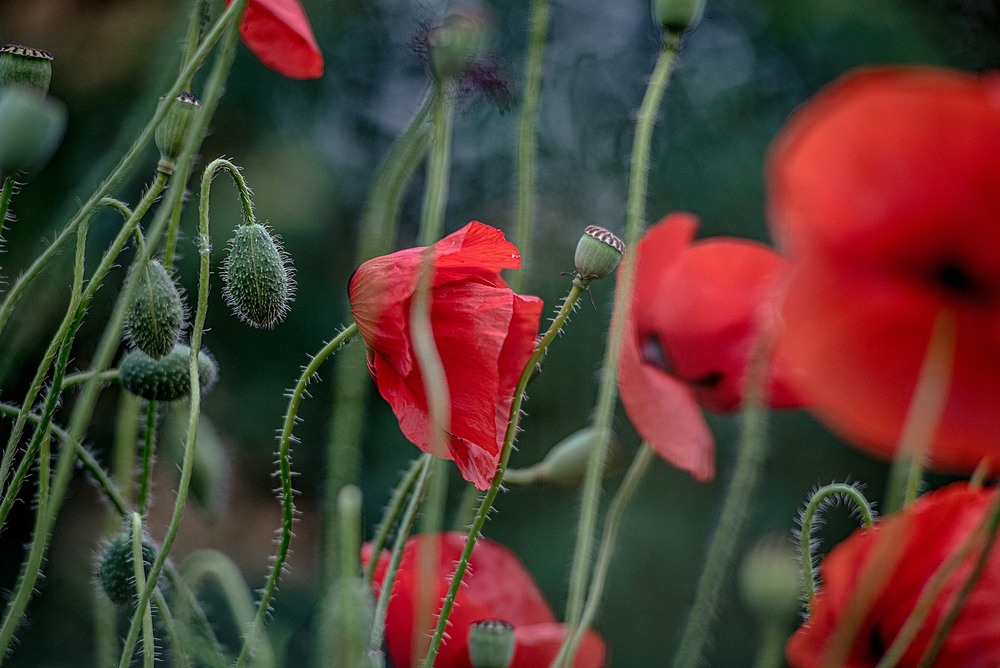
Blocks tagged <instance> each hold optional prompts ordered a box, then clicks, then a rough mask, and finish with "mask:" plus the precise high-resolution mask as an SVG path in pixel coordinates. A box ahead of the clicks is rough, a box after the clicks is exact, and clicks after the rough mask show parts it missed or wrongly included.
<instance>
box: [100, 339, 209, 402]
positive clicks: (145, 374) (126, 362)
mask: <svg viewBox="0 0 1000 668" xmlns="http://www.w3.org/2000/svg"><path fill="white" fill-rule="evenodd" d="M190 355H191V349H190V348H189V347H188V346H186V345H183V344H180V343H178V344H177V345H175V346H174V349H173V350H171V351H170V352H169V353H168V354H166V355H164V356H163V357H161V358H160V359H153V358H152V357H150V356H149V355H147V354H146V353H144V352H143V351H141V350H130V351H129V352H128V353H126V355H125V357H123V358H122V361H121V364H120V365H119V366H118V370H119V372H120V373H121V378H122V385H123V386H124V387H125V389H126V390H128V391H129V392H131V393H132V394H134V395H136V396H139V397H142V398H143V399H148V400H150V401H177V400H178V399H182V398H184V397H186V396H187V395H189V394H191V379H190V375H189V373H188V357H189V356H190ZM218 376H219V367H218V365H216V363H215V360H214V359H212V358H211V357H210V356H209V355H208V354H206V353H205V351H204V350H202V351H199V352H198V377H199V379H200V383H201V389H202V391H203V392H208V391H209V390H210V389H211V388H212V385H214V384H215V381H216V379H217V378H218Z"/></svg>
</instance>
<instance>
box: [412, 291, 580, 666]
mask: <svg viewBox="0 0 1000 668" xmlns="http://www.w3.org/2000/svg"><path fill="white" fill-rule="evenodd" d="M588 285H589V281H588V280H586V279H581V278H574V279H573V287H572V288H570V291H569V294H567V295H566V299H564V300H563V303H562V306H561V307H560V308H559V313H557V314H556V317H555V318H554V319H553V320H552V324H551V325H549V328H548V330H546V332H545V334H544V335H543V336H542V338H541V340H539V342H538V344H537V345H536V346H535V351H534V352H533V353H531V357H529V358H528V361H527V363H526V364H525V365H524V370H523V371H522V372H521V377H520V378H519V379H518V381H517V386H516V387H515V389H514V400H513V402H512V403H511V407H510V416H509V417H508V419H507V431H506V432H504V440H503V447H502V448H501V449H500V460H499V462H498V463H497V471H496V473H495V474H494V475H493V482H492V483H491V484H490V487H489V489H487V490H486V492H485V493H484V494H483V500H482V501H481V502H480V504H479V511H478V512H477V513H476V517H475V518H474V519H473V521H472V525H471V526H470V527H469V533H468V536H467V537H466V540H465V549H463V550H462V556H461V557H460V558H459V560H458V564H457V565H456V566H455V573H454V574H453V575H452V576H451V585H450V586H449V587H448V593H447V594H446V595H445V599H444V602H443V603H442V604H441V612H440V613H439V614H438V621H437V626H436V627H435V629H434V636H433V637H432V638H431V644H430V648H429V649H428V650H427V656H425V657H424V662H423V664H422V665H423V668H432V666H433V665H434V659H435V658H436V657H437V653H438V650H439V649H440V647H441V640H442V639H443V638H444V633H445V630H446V629H447V627H448V617H449V616H450V615H451V610H452V608H453V607H454V605H455V597H456V596H458V589H459V587H461V586H462V578H463V577H464V576H465V571H466V570H467V569H468V568H469V558H470V557H471V556H472V550H473V549H475V547H476V541H477V540H478V539H479V532H480V531H482V528H483V525H484V524H486V518H487V517H488V516H489V514H490V510H491V509H492V508H493V501H494V500H495V499H496V497H497V494H498V493H499V492H500V487H501V486H502V485H503V476H504V472H505V471H506V470H507V461H508V460H509V459H510V453H511V449H512V448H513V445H514V437H515V436H516V435H517V430H518V425H519V424H520V422H521V404H522V403H523V401H524V391H525V388H527V386H528V381H529V380H530V379H531V376H532V374H533V373H534V371H535V367H536V365H537V364H538V363H539V362H541V361H542V359H543V358H544V357H545V351H546V350H548V348H549V346H550V345H552V342H553V341H554V340H555V338H556V336H557V335H558V334H559V332H560V331H561V330H562V328H563V325H565V324H566V321H567V320H568V319H569V316H570V315H571V314H572V313H573V310H574V309H575V308H576V303H577V301H578V300H579V299H580V296H581V295H582V294H583V293H584V292H585V291H586V290H587V286H588Z"/></svg>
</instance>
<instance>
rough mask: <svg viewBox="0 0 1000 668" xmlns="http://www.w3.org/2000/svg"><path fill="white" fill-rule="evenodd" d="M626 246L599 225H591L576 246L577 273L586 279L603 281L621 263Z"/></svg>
mask: <svg viewBox="0 0 1000 668" xmlns="http://www.w3.org/2000/svg"><path fill="white" fill-rule="evenodd" d="M624 254H625V244H624V243H623V242H622V240H621V239H619V238H618V237H617V236H615V235H614V234H612V233H611V232H609V231H608V230H606V229H604V228H603V227H598V226H597V225H590V226H589V227H587V229H585V230H584V231H583V236H582V237H580V241H579V242H577V244H576V255H575V256H574V258H573V260H574V262H575V263H576V272H577V273H578V274H579V275H580V277H581V278H584V279H592V280H596V279H601V278H604V277H605V276H607V275H608V274H610V273H611V272H613V271H614V270H615V267H617V266H618V263H619V262H621V259H622V255H624Z"/></svg>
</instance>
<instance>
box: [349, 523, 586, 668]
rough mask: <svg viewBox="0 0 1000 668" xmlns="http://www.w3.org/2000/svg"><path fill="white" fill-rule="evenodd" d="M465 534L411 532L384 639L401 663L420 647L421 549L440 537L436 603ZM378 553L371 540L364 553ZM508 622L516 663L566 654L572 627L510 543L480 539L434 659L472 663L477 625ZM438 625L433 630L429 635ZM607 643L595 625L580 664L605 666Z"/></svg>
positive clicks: (380, 574) (530, 667) (384, 564)
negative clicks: (416, 631)
mask: <svg viewBox="0 0 1000 668" xmlns="http://www.w3.org/2000/svg"><path fill="white" fill-rule="evenodd" d="M465 539H466V537H465V534H462V533H456V532H448V533H442V534H436V535H434V536H433V537H431V536H428V535H422V536H414V537H411V538H410V539H409V540H408V541H407V542H406V545H405V547H404V549H403V557H402V561H401V562H400V566H399V571H398V572H397V575H396V580H395V583H394V585H393V589H392V596H391V597H390V599H389V609H388V614H387V616H386V629H385V639H386V644H387V646H388V656H389V659H390V660H391V661H392V663H393V664H394V665H396V666H407V665H410V658H411V653H412V651H413V645H412V643H413V624H414V621H413V617H414V597H415V595H416V591H417V586H418V582H419V580H420V578H421V577H423V574H422V573H420V571H419V568H418V561H419V554H420V548H421V545H422V543H423V541H425V540H437V541H438V544H439V550H438V555H439V558H438V567H437V569H436V571H435V572H434V573H431V574H429V576H430V577H434V578H435V582H436V589H435V590H434V592H435V599H434V600H435V601H440V600H442V599H443V598H444V596H445V594H446V593H447V591H448V586H449V583H450V580H451V575H452V573H453V571H454V568H455V563H456V562H457V561H458V560H459V558H460V557H461V555H462V550H463V549H464V548H465ZM371 558H372V554H371V547H370V545H367V544H366V545H365V546H364V548H363V552H362V559H363V560H364V561H365V563H367V562H368V561H369V560H370V559H371ZM388 565H389V554H388V552H384V553H383V554H381V555H379V557H378V563H377V565H376V570H375V578H374V588H375V594H376V596H377V595H378V592H379V591H381V588H382V582H383V580H384V579H385V573H386V570H387V568H388ZM484 620H501V621H504V622H506V623H507V624H510V625H512V626H513V627H514V636H515V641H516V645H515V650H514V658H513V663H511V668H547V667H548V666H549V665H550V664H551V663H552V661H553V660H554V659H555V658H556V655H558V653H559V648H560V647H561V646H562V643H563V640H564V639H565V637H566V627H565V626H564V625H563V624H560V623H558V622H557V621H556V618H555V615H553V614H552V610H551V609H550V608H549V606H548V604H547V603H546V602H545V599H544V598H542V593H541V592H540V591H539V590H538V586H537V585H536V584H535V582H534V581H533V580H532V579H531V575H529V574H528V572H527V571H525V570H524V566H523V565H522V564H521V562H520V561H519V560H518V558H517V557H516V556H514V554H513V553H511V552H510V551H509V550H507V548H505V547H503V546H502V545H499V544H497V543H495V542H493V541H490V540H486V539H480V540H479V541H477V542H476V549H475V551H474V552H473V553H472V557H471V559H470V561H469V571H468V572H467V573H466V575H465V577H464V578H463V579H462V587H461V588H460V589H459V592H458V596H457V598H456V599H455V607H454V608H453V610H452V613H451V616H450V617H448V634H447V635H446V636H445V638H444V641H443V642H442V644H441V650H440V652H439V653H438V655H437V658H436V660H435V662H434V665H435V666H436V667H437V668H472V663H471V661H470V659H469V646H468V637H469V630H470V628H471V627H472V625H473V624H476V623H477V622H480V621H484ZM432 631H433V628H430V629H428V635H430V633H431V632H432ZM604 654H605V648H604V641H603V640H601V638H600V636H599V635H597V633H595V632H594V631H587V633H586V634H585V635H584V636H583V639H582V640H581V642H580V646H579V650H578V652H577V655H576V661H575V663H574V668H600V667H601V666H603V665H604Z"/></svg>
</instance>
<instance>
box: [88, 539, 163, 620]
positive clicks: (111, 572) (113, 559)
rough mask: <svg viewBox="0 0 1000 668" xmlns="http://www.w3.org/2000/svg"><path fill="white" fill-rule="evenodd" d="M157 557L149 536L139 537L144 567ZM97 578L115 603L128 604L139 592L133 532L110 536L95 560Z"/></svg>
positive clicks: (125, 606) (132, 601)
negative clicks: (97, 562) (133, 551)
mask: <svg viewBox="0 0 1000 668" xmlns="http://www.w3.org/2000/svg"><path fill="white" fill-rule="evenodd" d="M155 559H156V546H155V545H154V544H153V541H152V539H151V538H149V537H148V536H145V535H143V537H142V562H143V564H144V566H145V567H144V569H143V570H144V571H145V572H146V574H147V575H148V574H149V569H150V568H151V567H152V565H153V561H154V560H155ZM97 578H98V579H99V580H100V582H101V589H103V590H104V593H105V594H107V596H108V598H109V599H111V602H112V603H114V604H115V605H117V606H119V607H122V608H127V607H129V606H131V605H133V604H134V601H135V598H136V596H138V592H136V589H135V561H134V560H133V559H132V534H131V533H130V532H128V531H123V532H121V533H119V534H118V535H117V536H115V537H114V538H112V539H111V542H110V543H108V545H107V547H105V548H104V552H103V553H102V554H101V560H100V563H99V564H98V570H97Z"/></svg>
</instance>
